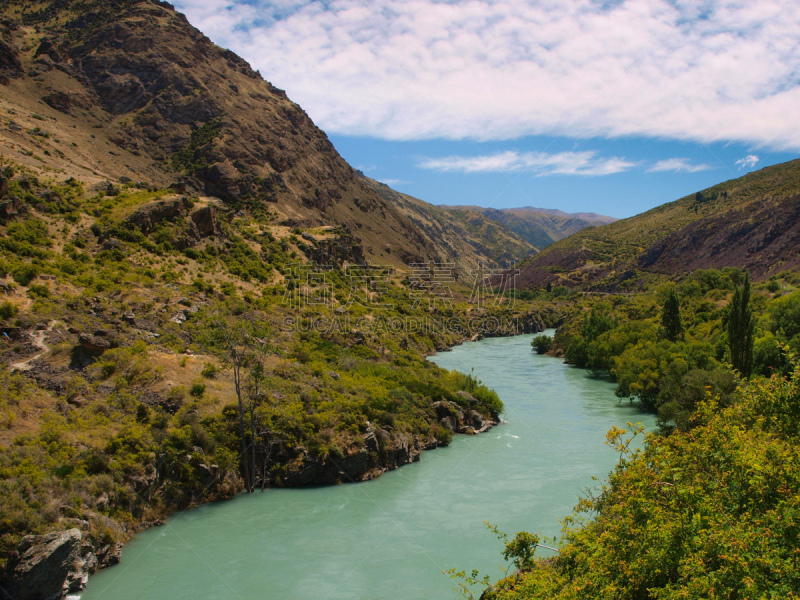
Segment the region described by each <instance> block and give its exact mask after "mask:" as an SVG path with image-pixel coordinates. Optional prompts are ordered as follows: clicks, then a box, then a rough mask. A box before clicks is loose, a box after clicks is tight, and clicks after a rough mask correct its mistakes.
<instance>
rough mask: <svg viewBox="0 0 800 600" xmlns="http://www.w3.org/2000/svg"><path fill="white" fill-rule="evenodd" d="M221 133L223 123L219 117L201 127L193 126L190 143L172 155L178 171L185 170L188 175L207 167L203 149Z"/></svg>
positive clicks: (173, 165)
mask: <svg viewBox="0 0 800 600" xmlns="http://www.w3.org/2000/svg"><path fill="white" fill-rule="evenodd" d="M220 135H222V124H221V123H220V120H219V119H211V120H210V121H208V122H207V123H203V124H202V125H200V127H196V126H192V135H191V139H190V140H189V145H188V146H187V147H186V148H182V149H181V150H178V151H177V152H175V153H174V154H173V155H172V159H171V160H172V167H173V168H174V169H175V170H176V171H184V172H185V173H186V174H187V175H193V174H194V173H197V172H198V171H202V170H203V169H205V168H207V167H208V164H207V163H206V160H205V158H204V156H203V150H204V149H206V148H207V147H208V146H209V145H210V144H212V143H213V142H214V140H215V139H216V138H218V137H219V136H220Z"/></svg>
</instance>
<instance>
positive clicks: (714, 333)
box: [456, 269, 800, 600]
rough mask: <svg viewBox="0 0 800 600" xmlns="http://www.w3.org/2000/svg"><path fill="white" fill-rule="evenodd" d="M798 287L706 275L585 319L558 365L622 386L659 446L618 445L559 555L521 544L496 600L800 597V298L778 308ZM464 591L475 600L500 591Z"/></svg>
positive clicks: (522, 537) (577, 313)
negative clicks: (651, 422)
mask: <svg viewBox="0 0 800 600" xmlns="http://www.w3.org/2000/svg"><path fill="white" fill-rule="evenodd" d="M780 280H783V285H781V283H780ZM795 283H796V276H795V275H793V274H791V273H783V274H779V275H778V276H775V277H774V278H773V279H772V280H771V281H770V282H768V283H765V284H763V286H762V287H761V289H760V290H756V291H754V292H751V284H750V280H749V277H748V276H747V274H746V273H740V272H739V271H736V270H734V269H726V270H724V271H714V270H702V271H696V272H695V273H693V274H691V275H689V276H687V277H685V278H683V279H682V280H680V281H678V282H676V283H673V282H669V283H666V284H662V285H661V286H659V288H658V289H657V290H656V291H655V292H653V293H642V294H637V295H635V296H609V297H606V298H604V299H603V300H593V299H590V298H586V299H584V300H583V301H582V302H581V303H579V304H578V305H577V306H575V307H573V313H572V315H571V316H570V317H568V318H567V321H566V323H565V325H564V326H563V327H562V328H560V329H559V331H558V332H557V335H556V338H555V340H554V346H553V351H554V352H558V351H561V352H563V353H564V355H565V356H566V358H567V359H568V360H569V361H571V362H573V363H574V364H576V365H579V366H582V367H585V368H589V369H593V370H595V371H605V372H608V373H609V374H610V375H611V376H612V377H613V378H614V379H615V380H616V382H617V386H618V387H617V395H618V396H620V397H621V398H630V399H631V400H632V401H638V402H639V404H640V406H642V408H644V409H646V410H652V411H656V412H658V415H659V421H658V422H659V425H660V432H657V433H652V434H648V436H647V438H646V440H645V443H644V447H643V448H642V449H641V450H633V449H632V445H631V441H632V440H633V439H634V438H635V437H636V436H638V435H640V434H641V433H642V430H641V428H640V427H638V426H636V425H631V426H630V429H629V430H628V431H626V430H622V429H618V428H614V429H613V430H612V431H611V432H609V435H608V443H609V444H610V445H612V446H614V447H615V448H616V449H617V450H618V451H619V452H620V462H619V464H618V465H617V467H616V469H615V470H614V471H613V472H612V473H611V475H610V479H609V480H608V482H606V483H604V484H602V486H601V487H600V489H599V490H589V491H588V492H587V495H586V497H585V498H583V499H582V500H581V501H580V502H579V504H578V505H577V506H576V508H575V511H574V514H573V515H572V516H570V517H567V518H566V519H565V520H564V522H563V523H564V526H563V530H562V534H561V536H560V538H558V539H556V540H554V541H553V543H554V545H556V546H557V548H558V552H557V554H556V555H555V556H552V557H550V558H546V559H536V558H534V556H533V553H534V552H535V551H536V550H537V548H538V547H540V546H541V541H542V540H541V538H539V537H538V536H531V535H530V534H526V533H525V532H522V533H518V534H517V535H516V536H515V538H514V541H515V544H513V545H512V546H509V544H508V539H506V540H505V541H506V550H505V551H504V553H503V556H504V557H505V558H506V559H507V560H508V559H509V558H514V566H515V567H516V568H517V569H518V572H517V574H515V575H514V576H512V577H509V578H507V579H505V580H502V581H500V582H499V583H497V584H495V585H494V586H493V587H491V588H490V589H489V591H487V592H486V594H485V596H482V598H486V599H488V600H522V599H531V600H532V599H536V598H541V599H545V598H547V599H555V598H563V599H575V600H577V599H582V600H583V599H592V598H619V599H631V600H634V599H640V598H665V599H666V598H797V597H798V596H797V590H798V589H800V578H799V577H798V573H799V572H800V570H798V568H797V556H798V554H799V553H800V542H799V541H798V537H797V530H798V522H797V514H798V512H799V511H798V509H800V504H798V496H797V490H798V489H800V468H799V467H798V465H800V451H799V450H798V448H799V447H800V446H798V444H797V441H798V436H799V435H800V433H799V431H800V430H798V426H797V423H798V415H799V414H800V413H799V412H798V411H800V364H798V362H797V359H796V356H797V355H796V354H795V353H794V352H793V351H792V349H793V348H795V347H798V344H800V291H793V292H792V291H790V292H789V293H787V294H785V295H782V296H781V295H777V296H775V297H773V296H772V295H773V294H775V293H776V292H775V291H773V290H775V288H776V285H777V289H778V291H780V290H781V289H785V288H787V287H789V288H790V289H791V288H792V287H794V284H795ZM793 357H794V358H793ZM751 373H752V375H753V376H752V377H751ZM767 377H769V378H767ZM629 425H630V424H629ZM628 433H632V434H633V436H631V437H628V438H627V439H626V435H627V434H628ZM548 543H549V542H548ZM520 557H522V558H520ZM456 575H460V576H461V577H462V579H463V580H464V581H465V583H462V584H461V589H462V592H463V593H464V595H465V596H467V597H473V596H472V591H471V590H472V588H473V587H474V586H476V585H477V586H482V587H486V585H488V583H487V578H483V579H481V578H480V577H479V576H478V574H477V573H473V574H472V575H471V576H466V575H464V573H460V574H459V573H457V574H456Z"/></svg>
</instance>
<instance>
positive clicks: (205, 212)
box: [191, 206, 217, 238]
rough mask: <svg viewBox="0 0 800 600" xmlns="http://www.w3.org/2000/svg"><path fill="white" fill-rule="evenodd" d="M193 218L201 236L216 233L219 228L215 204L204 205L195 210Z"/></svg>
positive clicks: (193, 222)
mask: <svg viewBox="0 0 800 600" xmlns="http://www.w3.org/2000/svg"><path fill="white" fill-rule="evenodd" d="M191 219H192V224H193V225H194V227H195V229H196V230H197V233H198V235H199V236H200V237H201V238H204V237H208V236H210V235H214V232H215V231H216V229H217V218H216V214H215V211H214V207H213V206H204V207H202V208H200V209H198V210H196V211H194V212H193V213H192V215H191Z"/></svg>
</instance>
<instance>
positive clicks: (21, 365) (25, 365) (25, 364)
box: [11, 321, 56, 371]
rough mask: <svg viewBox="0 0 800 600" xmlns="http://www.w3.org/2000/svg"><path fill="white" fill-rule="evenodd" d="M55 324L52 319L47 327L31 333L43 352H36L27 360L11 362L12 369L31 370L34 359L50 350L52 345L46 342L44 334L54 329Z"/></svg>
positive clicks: (34, 342)
mask: <svg viewBox="0 0 800 600" xmlns="http://www.w3.org/2000/svg"><path fill="white" fill-rule="evenodd" d="M55 325H56V322H55V321H50V322H49V323H48V324H47V329H41V330H39V331H35V332H34V333H32V334H31V338H32V340H33V344H34V346H36V347H37V348H39V349H40V350H41V352H39V353H38V354H35V355H34V356H32V357H31V358H29V359H27V360H23V361H22V362H18V363H12V364H11V370H12V371H30V370H31V368H32V367H31V363H32V362H33V361H35V360H36V359H37V358H41V357H42V356H44V355H45V354H47V353H48V352H50V346H48V345H47V344H45V343H44V336H46V335H47V333H48V332H49V331H53V328H54V327H55Z"/></svg>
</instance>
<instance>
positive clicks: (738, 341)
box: [728, 273, 755, 378]
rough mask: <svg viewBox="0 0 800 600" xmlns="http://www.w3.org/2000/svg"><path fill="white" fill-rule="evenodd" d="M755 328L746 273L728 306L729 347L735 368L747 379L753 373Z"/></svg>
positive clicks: (748, 280)
mask: <svg viewBox="0 0 800 600" xmlns="http://www.w3.org/2000/svg"><path fill="white" fill-rule="evenodd" d="M754 328H755V321H754V319H753V311H752V308H751V307H750V275H749V274H747V273H745V276H744V283H743V284H742V285H741V286H738V285H737V286H736V288H735V289H734V290H733V298H731V301H730V304H729V305H728V347H729V348H730V351H731V364H732V365H733V368H734V369H736V370H737V371H739V373H741V375H742V377H746V378H749V377H750V375H751V374H752V373H753V330H754Z"/></svg>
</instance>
